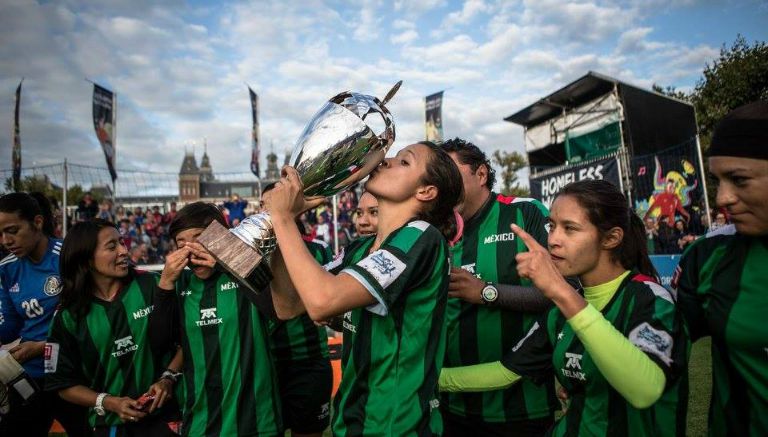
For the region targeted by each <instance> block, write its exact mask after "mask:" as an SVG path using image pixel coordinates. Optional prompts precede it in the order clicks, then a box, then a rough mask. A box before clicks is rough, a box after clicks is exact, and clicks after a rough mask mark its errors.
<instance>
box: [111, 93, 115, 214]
mask: <svg viewBox="0 0 768 437" xmlns="http://www.w3.org/2000/svg"><path fill="white" fill-rule="evenodd" d="M112 166H113V167H114V168H115V180H113V181H112V203H113V205H112V206H117V93H116V92H114V91H112ZM111 212H112V211H110V213H111Z"/></svg>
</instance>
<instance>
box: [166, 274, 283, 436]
mask: <svg viewBox="0 0 768 437" xmlns="http://www.w3.org/2000/svg"><path fill="white" fill-rule="evenodd" d="M239 288H240V286H239V284H238V282H237V281H235V280H233V279H232V278H230V276H229V275H228V274H226V273H222V272H219V271H216V272H215V273H214V274H213V276H211V277H210V278H208V279H206V280H201V279H200V278H198V277H197V276H195V275H194V274H192V272H190V271H188V270H184V272H183V274H182V276H181V278H179V280H178V281H177V282H176V292H177V296H178V299H179V310H180V314H179V318H180V320H181V325H182V329H181V340H182V341H181V345H182V348H183V352H184V384H185V398H186V399H185V403H184V406H183V412H184V420H183V426H182V434H183V435H189V436H219V435H221V436H224V435H228V436H229V435H231V436H235V435H237V436H257V435H258V436H262V435H277V434H280V432H281V431H282V421H281V413H280V401H279V394H278V390H277V382H276V377H275V369H274V363H273V362H272V354H271V350H270V341H269V337H268V335H269V334H268V327H267V323H266V321H265V320H264V318H263V317H262V315H261V314H260V313H259V312H258V310H257V309H256V307H255V306H254V305H253V304H252V303H251V302H250V301H249V300H248V298H247V297H246V296H245V294H244V293H246V291H240V289H239Z"/></svg>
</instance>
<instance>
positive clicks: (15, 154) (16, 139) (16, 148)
mask: <svg viewBox="0 0 768 437" xmlns="http://www.w3.org/2000/svg"><path fill="white" fill-rule="evenodd" d="M22 83H24V79H21V82H19V86H18V87H17V88H16V109H15V110H14V112H13V114H14V117H13V151H12V162H13V190H14V191H21V133H20V129H19V106H20V105H21V84H22Z"/></svg>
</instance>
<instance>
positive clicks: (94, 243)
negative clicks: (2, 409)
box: [45, 219, 179, 437]
mask: <svg viewBox="0 0 768 437" xmlns="http://www.w3.org/2000/svg"><path fill="white" fill-rule="evenodd" d="M61 278H62V280H63V289H62V291H61V306H60V308H59V310H58V311H57V312H56V315H55V316H54V318H53V322H52V324H51V329H50V332H49V334H48V341H47V343H46V345H45V347H46V353H45V373H46V375H45V377H46V379H45V386H46V390H52V391H56V392H58V394H59V396H61V397H62V398H63V399H64V400H66V401H69V402H72V403H74V404H77V405H82V406H86V407H91V408H92V409H91V410H90V413H89V421H90V424H91V426H92V427H94V435H96V436H141V437H150V436H152V437H154V436H172V435H175V433H174V432H173V431H172V427H173V426H174V423H175V422H178V419H179V417H178V406H177V405H176V403H175V402H167V401H168V399H169V398H170V395H171V392H172V390H173V381H172V380H171V379H169V378H165V377H164V372H163V369H165V368H166V366H168V367H169V368H174V365H175V364H174V363H173V362H172V361H171V356H170V354H166V356H164V357H161V356H159V355H157V354H154V353H153V351H152V348H151V347H150V344H149V339H148V338H147V335H148V325H149V324H148V315H149V314H150V313H151V312H152V306H153V304H154V302H153V294H154V290H155V288H156V284H157V279H158V277H157V275H156V274H150V273H140V272H136V271H134V270H132V269H131V268H130V267H129V262H128V250H127V249H126V248H125V246H123V244H122V243H121V242H120V234H118V232H117V229H116V228H115V227H114V225H113V224H112V223H110V222H106V221H104V220H101V219H93V220H91V221H87V222H80V223H77V224H76V225H75V226H73V227H72V229H71V230H70V231H69V233H68V234H67V238H66V239H65V240H64V244H63V246H62V249H61ZM145 394H146V395H147V396H149V398H147V397H146V396H144V395H145Z"/></svg>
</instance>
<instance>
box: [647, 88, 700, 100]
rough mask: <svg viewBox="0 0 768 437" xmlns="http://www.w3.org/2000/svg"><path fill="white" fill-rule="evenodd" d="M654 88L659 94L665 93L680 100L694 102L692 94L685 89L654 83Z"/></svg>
mask: <svg viewBox="0 0 768 437" xmlns="http://www.w3.org/2000/svg"><path fill="white" fill-rule="evenodd" d="M652 88H653V90H654V91H656V92H657V93H659V94H664V95H665V96H669V97H674V98H676V99H678V100H682V101H685V102H689V103H692V102H691V95H690V94H688V93H686V92H685V91H680V90H678V89H677V88H675V87H673V86H667V87H662V86H661V85H657V84H653V86H652Z"/></svg>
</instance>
